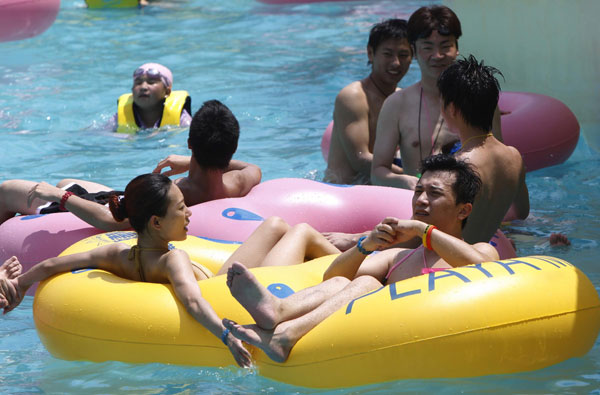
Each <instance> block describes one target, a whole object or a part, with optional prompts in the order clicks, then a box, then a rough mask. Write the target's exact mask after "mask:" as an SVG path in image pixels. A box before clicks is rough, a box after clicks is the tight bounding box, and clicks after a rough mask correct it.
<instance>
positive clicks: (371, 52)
mask: <svg viewBox="0 0 600 395" xmlns="http://www.w3.org/2000/svg"><path fill="white" fill-rule="evenodd" d="M367 57H368V58H369V64H373V58H374V57H375V51H374V50H373V47H371V46H370V45H367Z"/></svg>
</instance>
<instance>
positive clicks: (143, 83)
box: [131, 74, 171, 109]
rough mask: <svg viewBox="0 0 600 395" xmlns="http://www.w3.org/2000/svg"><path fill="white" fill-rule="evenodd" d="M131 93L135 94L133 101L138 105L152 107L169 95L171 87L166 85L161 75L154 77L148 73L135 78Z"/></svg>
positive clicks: (146, 107)
mask: <svg viewBox="0 0 600 395" xmlns="http://www.w3.org/2000/svg"><path fill="white" fill-rule="evenodd" d="M131 93H132V94H133V102H134V103H135V104H136V105H137V106H138V107H140V108H142V109H151V108H153V107H156V106H157V105H158V104H159V103H161V102H162V100H164V99H165V97H167V96H169V94H170V93H171V89H170V88H167V87H166V86H165V84H164V83H163V81H162V79H161V78H160V76H156V77H152V76H149V75H148V74H142V75H138V76H137V77H135V78H134V79H133V87H132V88H131Z"/></svg>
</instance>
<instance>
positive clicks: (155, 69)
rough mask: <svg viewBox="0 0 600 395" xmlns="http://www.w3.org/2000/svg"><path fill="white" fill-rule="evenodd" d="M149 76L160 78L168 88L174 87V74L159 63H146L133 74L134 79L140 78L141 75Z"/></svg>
mask: <svg viewBox="0 0 600 395" xmlns="http://www.w3.org/2000/svg"><path fill="white" fill-rule="evenodd" d="M144 74H146V75H148V76H150V77H160V78H161V80H162V82H163V83H164V84H165V86H166V87H167V88H171V87H172V86H173V73H171V70H169V69H168V68H166V67H165V66H163V65H162V64H158V63H146V64H143V65H141V66H140V67H138V68H137V69H136V70H135V71H134V72H133V78H134V79H135V78H136V77H139V76H140V75H144Z"/></svg>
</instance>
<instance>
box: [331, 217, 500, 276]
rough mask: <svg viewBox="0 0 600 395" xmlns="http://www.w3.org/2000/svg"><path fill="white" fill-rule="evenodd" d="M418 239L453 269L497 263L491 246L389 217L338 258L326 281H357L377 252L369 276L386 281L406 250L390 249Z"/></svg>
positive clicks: (421, 224) (414, 222)
mask: <svg viewBox="0 0 600 395" xmlns="http://www.w3.org/2000/svg"><path fill="white" fill-rule="evenodd" d="M415 238H419V239H420V240H421V241H422V243H423V246H424V247H425V248H428V249H429V250H433V251H434V252H435V253H436V254H438V256H440V258H442V259H443V260H445V261H446V262H447V263H448V264H449V265H450V266H452V267H458V266H465V265H470V264H476V263H481V262H485V261H490V260H496V259H498V253H497V251H496V249H495V248H494V247H492V246H491V245H490V244H488V243H477V244H475V245H471V244H468V243H466V242H465V241H463V240H462V239H459V238H456V237H454V236H451V235H449V234H447V233H444V232H442V231H440V230H439V229H437V227H435V226H434V225H430V224H427V223H425V222H422V221H418V220H401V219H397V218H393V217H388V218H386V219H384V220H383V221H382V222H381V223H380V224H378V225H377V226H376V227H375V229H373V230H372V231H371V233H370V234H369V235H368V236H362V237H361V238H360V239H359V240H358V243H357V244H356V246H354V247H352V248H350V249H349V250H347V251H345V252H344V253H342V254H341V255H340V256H338V257H337V258H336V259H335V260H334V261H333V262H332V263H331V265H330V266H329V268H328V269H327V270H326V272H325V274H324V275H323V279H324V280H327V279H329V278H332V277H336V276H342V277H346V278H348V279H350V280H352V279H354V278H355V276H356V274H357V273H358V271H359V268H360V267H361V264H362V263H363V261H364V260H365V258H367V256H369V255H370V254H371V253H372V252H374V251H376V250H383V251H381V252H379V253H378V254H377V255H376V256H374V257H373V258H371V260H370V265H369V266H370V270H369V274H371V275H373V276H374V277H377V278H380V277H381V278H383V277H384V276H385V274H386V273H387V270H388V268H389V266H390V264H391V263H393V260H394V259H395V257H396V256H397V254H398V252H401V251H402V250H404V249H399V248H391V247H392V246H394V245H396V244H399V243H404V242H407V241H409V240H412V239H415ZM375 261H377V262H375Z"/></svg>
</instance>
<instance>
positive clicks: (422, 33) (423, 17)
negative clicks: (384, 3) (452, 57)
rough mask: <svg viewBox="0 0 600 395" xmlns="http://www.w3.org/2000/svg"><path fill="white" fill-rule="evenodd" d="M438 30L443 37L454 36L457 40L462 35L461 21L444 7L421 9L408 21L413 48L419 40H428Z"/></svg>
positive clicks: (435, 6)
mask: <svg viewBox="0 0 600 395" xmlns="http://www.w3.org/2000/svg"><path fill="white" fill-rule="evenodd" d="M434 30H437V32H438V33H439V34H440V35H442V36H454V38H456V40H457V44H456V45H457V46H458V38H459V37H460V36H461V35H462V29H461V27H460V21H459V20H458V17H457V16H456V14H455V13H454V11H452V10H451V9H450V8H448V7H446V6H443V5H434V6H431V7H427V6H425V7H421V8H419V9H418V10H416V11H415V12H413V14H412V15H411V16H410V18H409V19H408V42H410V44H411V45H412V46H414V45H415V43H416V42H417V40H418V39H420V38H427V37H429V36H431V33H432V32H433V31H434Z"/></svg>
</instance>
